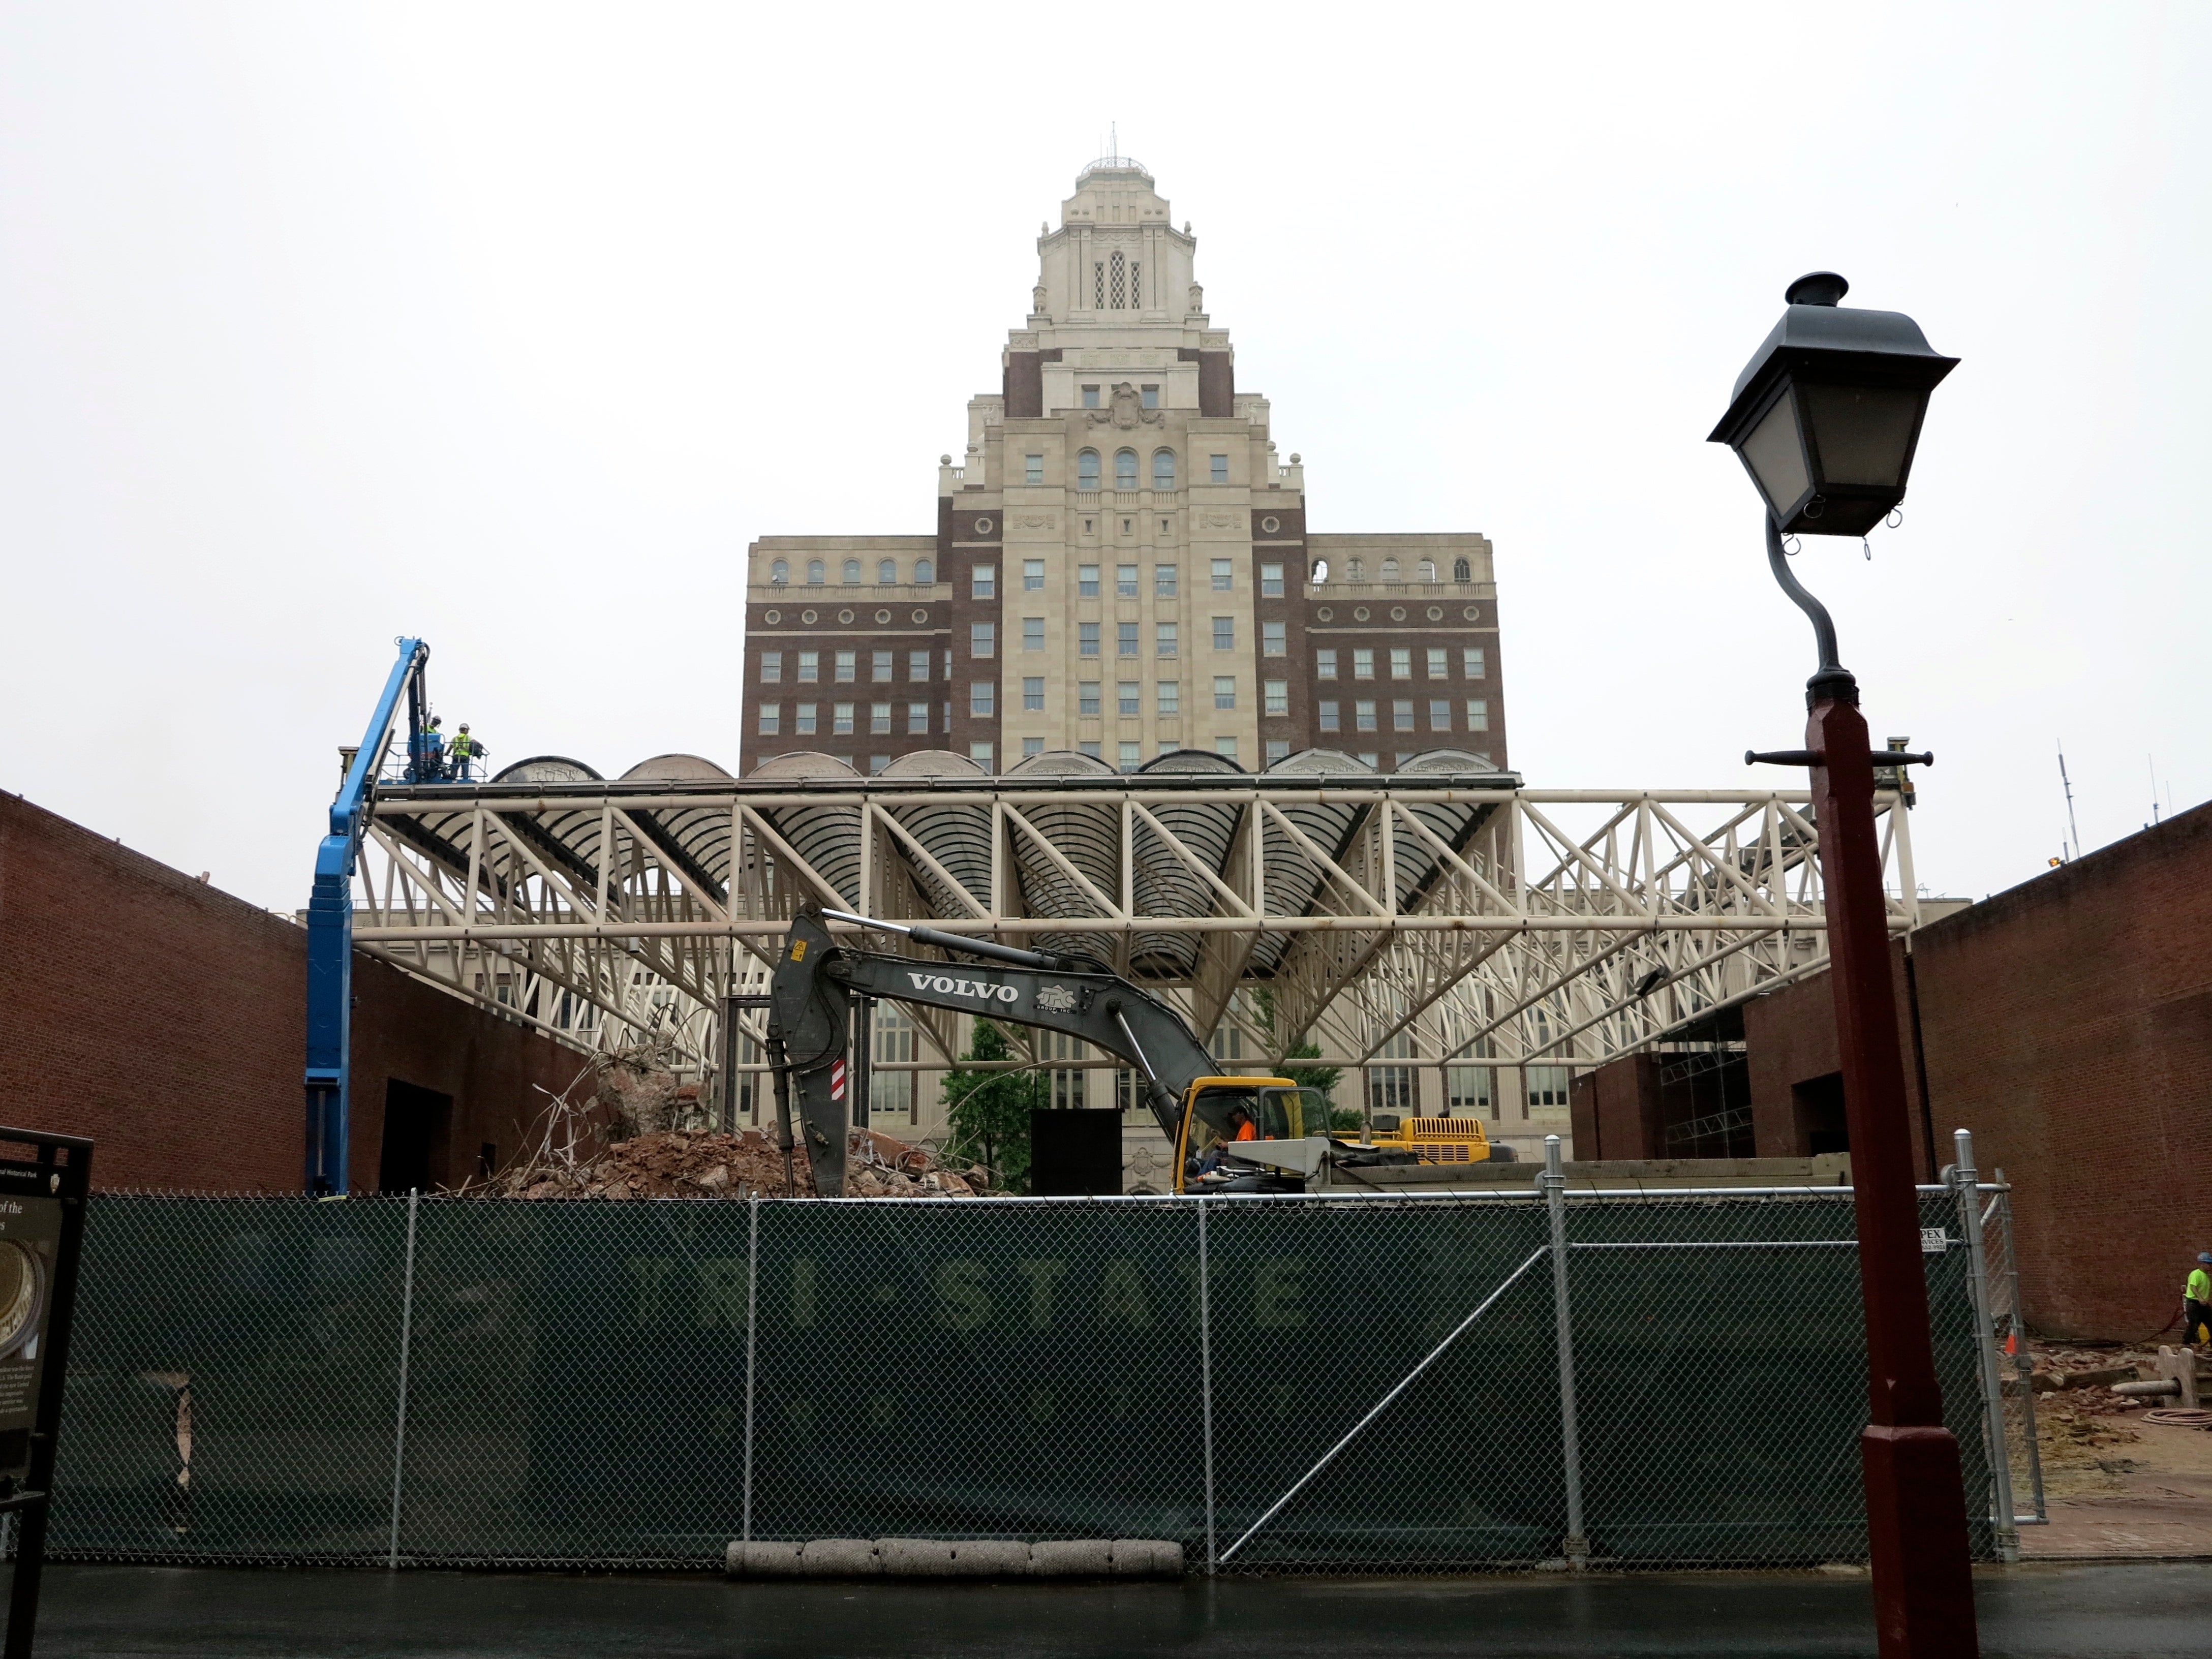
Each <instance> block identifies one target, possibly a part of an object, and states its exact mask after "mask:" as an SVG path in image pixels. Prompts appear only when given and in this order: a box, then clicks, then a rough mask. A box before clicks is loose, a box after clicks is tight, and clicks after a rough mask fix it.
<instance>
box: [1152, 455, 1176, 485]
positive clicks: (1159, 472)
mask: <svg viewBox="0 0 2212 1659" xmlns="http://www.w3.org/2000/svg"><path fill="white" fill-rule="evenodd" d="M1152 488H1153V489H1174V488H1175V451H1173V450H1172V449H1156V450H1154V451H1153V452H1152Z"/></svg>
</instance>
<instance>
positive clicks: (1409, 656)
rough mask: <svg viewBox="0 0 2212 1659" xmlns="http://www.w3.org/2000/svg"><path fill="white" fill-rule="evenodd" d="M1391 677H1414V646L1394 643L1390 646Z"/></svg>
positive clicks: (1397, 678) (1398, 678) (1402, 678)
mask: <svg viewBox="0 0 2212 1659" xmlns="http://www.w3.org/2000/svg"><path fill="white" fill-rule="evenodd" d="M1390 678H1392V679H1394V680H1410V679H1411V678H1413V647H1412V646H1410V645H1394V646H1392V647H1390Z"/></svg>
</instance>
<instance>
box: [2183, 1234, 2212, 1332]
mask: <svg viewBox="0 0 2212 1659" xmlns="http://www.w3.org/2000/svg"><path fill="white" fill-rule="evenodd" d="M2207 1267H2212V1250H2201V1251H2199V1252H2198V1253H2197V1265H2196V1266H2195V1267H2192V1268H2191V1269H2190V1270H2189V1282H2188V1283H2187V1284H2185V1285H2183V1286H2182V1287H2181V1340H2183V1341H2184V1342H2212V1273H2206V1272H2205V1271H2204V1270H2205V1269H2206V1268H2207Z"/></svg>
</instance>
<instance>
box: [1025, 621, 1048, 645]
mask: <svg viewBox="0 0 2212 1659" xmlns="http://www.w3.org/2000/svg"><path fill="white" fill-rule="evenodd" d="M1022 649H1023V650H1024V651H1042V650H1043V649H1044V618H1043V617H1023V618H1022Z"/></svg>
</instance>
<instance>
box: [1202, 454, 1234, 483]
mask: <svg viewBox="0 0 2212 1659" xmlns="http://www.w3.org/2000/svg"><path fill="white" fill-rule="evenodd" d="M1206 460H1207V461H1208V462H1209V463H1210V464H1211V465H1212V473H1211V474H1210V477H1211V480H1212V482H1213V483H1228V482H1229V458H1228V457H1227V456H1226V455H1209V456H1207V457H1206Z"/></svg>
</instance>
